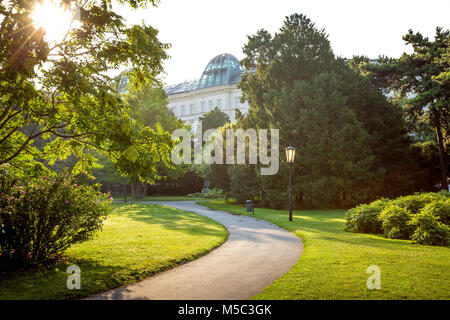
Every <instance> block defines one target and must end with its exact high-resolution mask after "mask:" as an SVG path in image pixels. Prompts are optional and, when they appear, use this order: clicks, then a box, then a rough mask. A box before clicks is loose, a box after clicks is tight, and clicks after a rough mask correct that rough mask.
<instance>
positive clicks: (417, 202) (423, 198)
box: [392, 192, 443, 214]
mask: <svg viewBox="0 0 450 320" xmlns="http://www.w3.org/2000/svg"><path fill="white" fill-rule="evenodd" d="M442 198H443V196H442V195H441V194H439V193H433V192H429V193H417V194H414V195H409V196H405V197H399V198H397V199H395V200H392V204H395V205H397V206H399V207H402V208H405V209H407V210H408V211H410V212H411V213H412V214H417V213H419V211H420V210H421V209H422V208H423V207H425V206H426V205H427V204H429V203H431V202H434V201H438V200H440V199H442Z"/></svg>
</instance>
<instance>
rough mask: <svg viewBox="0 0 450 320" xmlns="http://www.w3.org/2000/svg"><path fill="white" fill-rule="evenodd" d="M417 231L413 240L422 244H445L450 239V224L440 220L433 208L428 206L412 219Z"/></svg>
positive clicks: (413, 235)
mask: <svg viewBox="0 0 450 320" xmlns="http://www.w3.org/2000/svg"><path fill="white" fill-rule="evenodd" d="M412 225H413V226H414V227H415V231H414V233H413V234H412V236H411V240H415V241H416V242H418V243H420V244H427V245H438V246H445V245H447V244H448V243H449V241H450V228H449V226H447V225H445V224H443V223H441V222H439V220H438V218H437V217H436V216H435V215H434V214H433V210H432V208H431V207H430V208H428V209H427V208H426V209H424V210H423V211H422V212H421V213H419V214H417V215H416V216H415V217H413V219H412Z"/></svg>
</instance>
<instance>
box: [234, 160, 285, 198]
mask: <svg viewBox="0 0 450 320" xmlns="http://www.w3.org/2000/svg"><path fill="white" fill-rule="evenodd" d="M228 174H229V175H230V192H229V193H230V197H231V198H233V199H235V200H236V201H237V202H238V203H245V201H246V200H261V199H260V198H261V190H260V189H259V184H258V181H257V176H256V171H255V166H252V165H245V164H242V165H234V166H230V167H229V168H228ZM285 200H286V199H284V201H285Z"/></svg>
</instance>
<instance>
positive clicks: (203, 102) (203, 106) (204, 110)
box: [201, 101, 206, 112]
mask: <svg viewBox="0 0 450 320" xmlns="http://www.w3.org/2000/svg"><path fill="white" fill-rule="evenodd" d="M201 104H202V112H206V104H205V101H202V103H201Z"/></svg>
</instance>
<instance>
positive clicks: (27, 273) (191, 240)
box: [0, 204, 228, 300]
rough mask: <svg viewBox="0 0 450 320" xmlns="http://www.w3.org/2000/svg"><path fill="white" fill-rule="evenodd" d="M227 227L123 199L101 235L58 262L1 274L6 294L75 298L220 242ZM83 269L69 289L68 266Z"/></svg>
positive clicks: (175, 262)
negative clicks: (78, 286) (77, 286)
mask: <svg viewBox="0 0 450 320" xmlns="http://www.w3.org/2000/svg"><path fill="white" fill-rule="evenodd" d="M227 235H228V233H227V231H226V229H225V228H224V227H223V226H221V225H220V224H218V223H217V222H215V221H213V220H211V219H208V218H206V217H203V216H200V215H197V214H194V213H192V212H186V211H181V210H177V209H174V208H169V207H164V206H158V205H155V204H133V205H130V204H117V205H115V209H113V212H112V213H111V214H110V215H109V216H108V219H107V220H105V221H104V223H103V228H102V231H99V232H98V234H97V235H96V236H95V238H93V239H91V240H89V241H86V242H83V243H80V244H76V245H73V246H71V247H70V248H69V249H67V251H65V253H64V256H63V257H62V258H61V259H60V260H59V261H57V262H56V263H55V264H53V265H51V266H48V267H46V268H42V267H39V266H38V267H35V268H30V269H27V270H18V271H15V272H14V273H13V274H8V275H5V274H3V275H1V276H0V299H2V300H3V299H8V300H9V299H14V300H15V299H20V300H22V299H75V298H83V297H89V296H91V295H94V294H96V293H100V292H103V291H107V290H108V289H113V288H117V287H119V286H121V285H126V284H130V283H133V282H137V281H139V280H142V279H144V278H147V277H150V276H152V275H154V274H156V273H158V272H161V271H164V270H167V269H170V268H174V267H176V266H178V265H180V264H183V263H186V262H188V261H191V260H194V259H196V258H198V257H200V256H202V255H204V254H206V253H208V252H209V251H211V250H212V249H214V248H216V247H217V246H220V245H221V244H222V243H223V242H224V241H225V240H226V239H227ZM70 265H77V266H79V268H80V270H81V281H82V286H81V289H80V290H68V289H67V286H66V281H67V278H68V274H67V273H66V270H67V267H68V266H70Z"/></svg>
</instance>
